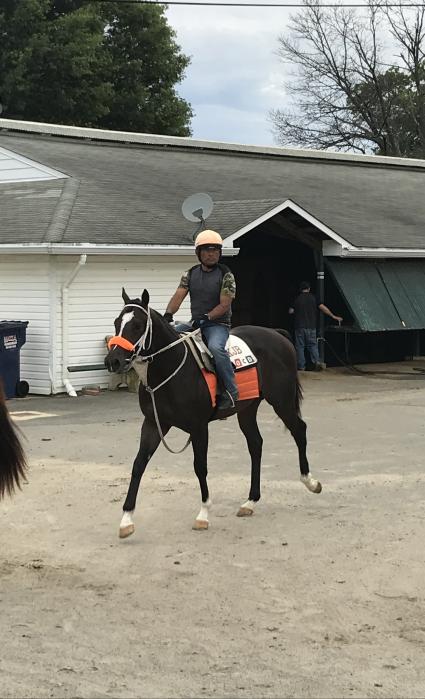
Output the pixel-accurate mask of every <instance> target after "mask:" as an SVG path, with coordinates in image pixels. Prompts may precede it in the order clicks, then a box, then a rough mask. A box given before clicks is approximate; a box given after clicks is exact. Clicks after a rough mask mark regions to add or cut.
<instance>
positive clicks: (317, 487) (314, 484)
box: [301, 476, 322, 493]
mask: <svg viewBox="0 0 425 699" xmlns="http://www.w3.org/2000/svg"><path fill="white" fill-rule="evenodd" d="M301 483H304V485H305V487H306V488H307V490H309V491H310V493H321V492H322V484H321V482H320V481H316V479H315V478H312V477H311V476H301Z"/></svg>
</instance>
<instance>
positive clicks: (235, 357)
mask: <svg viewBox="0 0 425 699" xmlns="http://www.w3.org/2000/svg"><path fill="white" fill-rule="evenodd" d="M192 340H193V341H194V343H195V345H196V347H197V349H198V351H199V355H200V359H201V361H202V363H203V364H204V366H205V368H206V369H207V370H208V371H214V366H213V364H212V362H211V357H212V354H211V352H210V351H209V349H208V347H207V345H206V344H205V342H204V340H203V338H202V335H201V333H199V334H197V335H192ZM226 350H227V352H228V353H229V357H230V361H231V362H232V364H233V368H234V370H235V372H236V371H239V369H245V368H247V367H250V366H254V365H255V364H257V357H256V356H255V354H254V353H253V352H251V350H250V348H249V347H248V345H247V344H246V342H245V341H244V340H241V338H240V337H238V336H237V335H233V334H232V333H230V335H229V339H228V340H227V342H226Z"/></svg>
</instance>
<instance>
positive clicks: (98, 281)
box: [53, 255, 197, 392]
mask: <svg viewBox="0 0 425 699" xmlns="http://www.w3.org/2000/svg"><path fill="white" fill-rule="evenodd" d="M196 262H197V260H196V258H195V257H194V256H193V257H183V256H175V257H171V256H169V257H168V256H158V257H153V256H145V257H139V256H137V257H136V256H133V257H124V256H122V257H121V256H115V257H113V256H112V255H111V256H102V257H100V256H97V257H95V256H88V257H87V262H86V264H85V266H83V267H81V269H80V270H79V272H78V274H77V276H76V277H75V279H74V281H73V282H72V284H71V286H70V287H69V307H68V319H69V324H68V332H69V355H68V362H67V364H68V366H75V365H84V364H100V363H103V360H104V358H105V354H106V349H105V341H104V339H105V336H106V335H112V334H113V333H114V325H113V321H114V319H115V318H116V316H117V315H119V313H120V312H121V309H122V306H123V301H122V298H121V288H122V287H123V286H124V287H125V290H126V292H127V293H128V295H129V296H130V297H140V295H141V293H142V291H143V289H144V288H146V289H147V290H148V291H149V294H150V299H151V301H150V303H151V305H152V307H153V308H155V309H156V310H157V311H159V312H164V311H165V308H166V305H167V303H168V301H169V300H170V297H171V296H172V294H173V293H174V291H175V290H176V288H177V286H178V283H179V280H180V277H181V275H182V273H183V272H184V271H185V270H186V269H188V268H189V267H191V266H192V265H194V264H196ZM77 263H78V257H77V256H76V257H71V258H70V257H65V256H62V257H61V258H57V272H58V273H57V279H56V294H55V295H56V298H57V300H58V302H57V305H56V315H55V326H56V328H57V332H56V333H55V338H56V342H55V344H54V348H53V356H54V391H55V392H60V391H64V390H65V389H64V386H63V380H62V334H61V327H62V312H61V288H62V285H63V284H64V282H65V281H66V280H67V279H68V278H69V276H70V274H71V273H72V270H73V269H74V268H75V266H76V264H77ZM189 315H190V314H189V305H188V301H187V300H186V301H185V303H184V304H183V305H182V308H181V309H180V312H179V313H178V314H177V315H176V318H177V319H181V320H186V319H188V318H189ZM68 378H69V380H70V381H71V383H72V385H73V386H74V388H75V389H76V390H79V389H81V388H82V386H84V385H85V384H91V383H95V384H98V385H100V386H101V387H102V388H107V387H108V384H109V377H108V373H107V372H106V370H101V371H96V372H75V373H74V372H72V373H70V374H69V376H68Z"/></svg>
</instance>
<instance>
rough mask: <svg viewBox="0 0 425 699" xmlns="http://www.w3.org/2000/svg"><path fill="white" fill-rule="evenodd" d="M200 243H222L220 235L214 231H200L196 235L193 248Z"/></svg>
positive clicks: (197, 246)
mask: <svg viewBox="0 0 425 699" xmlns="http://www.w3.org/2000/svg"><path fill="white" fill-rule="evenodd" d="M200 245H223V240H222V237H221V235H220V234H219V233H216V232H215V231H201V232H200V233H198V235H197V236H196V240H195V250H196V248H199V246H200Z"/></svg>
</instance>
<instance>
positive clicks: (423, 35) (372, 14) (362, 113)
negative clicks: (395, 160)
mask: <svg viewBox="0 0 425 699" xmlns="http://www.w3.org/2000/svg"><path fill="white" fill-rule="evenodd" d="M366 12H367V17H361V16H359V15H358V14H356V12H355V11H354V10H353V9H351V8H347V7H344V6H339V7H337V8H332V9H328V10H324V9H323V8H322V7H321V6H320V4H319V3H317V2H314V3H310V2H309V0H308V2H307V4H306V5H305V8H304V9H303V11H302V12H299V13H298V14H297V15H296V16H295V17H293V18H292V22H291V25H290V29H289V34H288V36H281V37H280V38H279V55H280V57H281V58H282V59H283V60H285V61H290V62H291V63H293V64H294V65H295V66H296V67H297V69H298V73H297V75H296V76H295V79H293V80H292V81H290V82H289V83H288V85H287V89H288V93H289V94H291V95H292V96H293V97H294V100H295V107H296V109H295V111H294V110H293V111H292V112H290V111H282V110H275V111H273V112H272V114H271V119H272V121H273V123H274V126H275V130H276V135H277V139H278V141H279V142H280V143H281V144H284V145H288V144H291V145H293V144H296V145H302V146H307V147H313V148H319V149H327V148H334V149H337V150H346V151H347V150H352V151H359V152H361V153H366V152H373V153H376V154H381V155H394V156H410V157H422V158H423V157H425V26H424V20H425V8H423V7H422V8H418V9H416V10H415V14H414V17H413V18H411V15H410V18H409V17H408V16H407V13H408V10H406V9H403V8H402V7H398V8H396V9H393V8H388V7H387V8H386V7H381V8H380V7H378V6H376V5H373V4H370V5H369V6H368V7H367V8H366ZM385 29H387V34H388V36H389V37H390V38H391V42H392V43H393V44H394V46H395V48H396V50H397V51H398V52H399V58H400V65H399V66H391V65H390V66H389V65H388V64H387V63H385V62H384V49H383V46H382V44H381V38H380V37H382V36H384V31H385Z"/></svg>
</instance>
